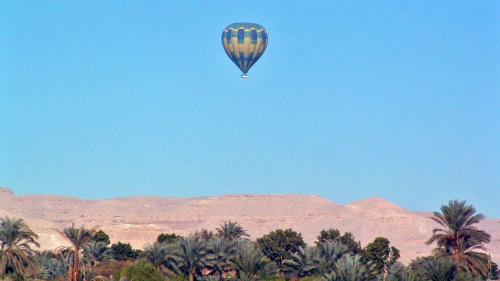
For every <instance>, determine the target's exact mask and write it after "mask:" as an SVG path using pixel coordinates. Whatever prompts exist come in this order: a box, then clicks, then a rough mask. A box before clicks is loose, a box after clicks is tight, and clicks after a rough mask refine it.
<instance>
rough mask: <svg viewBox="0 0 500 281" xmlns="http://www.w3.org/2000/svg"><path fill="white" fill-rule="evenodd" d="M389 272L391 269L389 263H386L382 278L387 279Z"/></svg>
mask: <svg viewBox="0 0 500 281" xmlns="http://www.w3.org/2000/svg"><path fill="white" fill-rule="evenodd" d="M387 274H389V269H388V268H387V265H384V279H382V280H383V281H385V279H386V278H387Z"/></svg>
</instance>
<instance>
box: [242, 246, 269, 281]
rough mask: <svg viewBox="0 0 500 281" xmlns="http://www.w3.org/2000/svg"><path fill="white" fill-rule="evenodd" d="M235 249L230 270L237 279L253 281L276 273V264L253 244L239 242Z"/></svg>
mask: <svg viewBox="0 0 500 281" xmlns="http://www.w3.org/2000/svg"><path fill="white" fill-rule="evenodd" d="M236 247H237V249H236V255H235V256H234V258H233V261H232V269H233V270H234V271H235V273H236V278H237V279H240V280H255V279H257V278H264V277H267V276H269V275H272V274H275V273H276V271H277V268H276V264H275V263H273V262H272V261H271V260H270V259H269V258H267V257H266V256H265V255H264V254H263V253H262V251H261V250H260V249H259V248H258V247H257V246H256V245H255V243H254V242H252V241H250V240H239V241H238V243H237V245H236Z"/></svg>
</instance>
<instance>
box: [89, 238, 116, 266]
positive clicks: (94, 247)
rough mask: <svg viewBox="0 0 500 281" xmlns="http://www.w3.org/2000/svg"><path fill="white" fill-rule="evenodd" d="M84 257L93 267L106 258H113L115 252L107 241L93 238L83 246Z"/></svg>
mask: <svg viewBox="0 0 500 281" xmlns="http://www.w3.org/2000/svg"><path fill="white" fill-rule="evenodd" d="M83 257H84V259H85V260H86V261H87V262H88V263H89V264H90V265H91V267H94V266H96V265H98V264H99V263H100V262H102V261H103V260H104V259H110V258H112V257H113V254H112V252H111V249H110V248H108V245H107V244H106V243H105V242H98V241H95V240H91V241H90V242H89V243H88V244H87V245H84V246H83Z"/></svg>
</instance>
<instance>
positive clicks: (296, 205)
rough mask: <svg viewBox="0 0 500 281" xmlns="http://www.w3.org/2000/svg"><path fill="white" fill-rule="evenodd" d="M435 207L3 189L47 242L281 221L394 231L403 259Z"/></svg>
mask: <svg viewBox="0 0 500 281" xmlns="http://www.w3.org/2000/svg"><path fill="white" fill-rule="evenodd" d="M436 209H437V208H436ZM429 215H430V214H429V213H425V212H412V211H409V210H407V209H405V208H402V207H400V206H397V205H395V204H393V203H391V202H389V201H387V200H385V199H382V198H378V197H372V198H368V199H364V200H361V201H357V202H353V203H349V204H345V205H340V204H336V203H334V202H332V201H329V200H327V199H325V198H322V197H319V196H316V195H256V194H253V195H223V196H213V197H195V198H179V197H158V196H140V197H123V198H111V199H101V200H85V199H80V198H76V197H69V196H58V195H19V196H16V195H14V194H13V193H12V191H11V190H9V189H7V188H0V217H4V216H10V217H17V218H23V219H25V220H26V221H27V223H28V224H29V225H30V226H31V228H32V229H33V230H34V231H35V232H37V233H38V234H39V236H40V239H39V242H40V243H41V247H42V248H44V249H53V248H56V247H58V246H61V245H66V242H65V241H64V239H63V238H62V237H61V235H60V234H58V233H57V231H56V229H63V228H64V227H68V226H71V224H72V223H73V222H74V223H75V225H76V226H81V225H85V226H86V227H98V228H101V229H103V230H104V231H105V232H106V233H108V234H109V236H110V238H111V241H112V242H113V243H114V242H117V241H122V242H129V243H131V244H132V245H133V246H134V247H136V248H142V247H143V246H144V245H145V244H146V243H152V242H154V241H155V239H156V237H157V236H158V235H159V234H160V233H164V232H168V233H176V234H181V235H187V234H190V233H193V232H194V231H196V230H200V229H202V228H206V229H209V230H214V229H215V228H216V227H218V226H219V225H220V224H222V223H224V222H226V221H229V220H232V221H237V222H239V223H240V224H241V225H242V226H243V227H244V228H245V229H246V230H247V232H248V233H249V234H250V238H251V239H255V238H258V237H260V236H262V235H263V234H266V233H268V232H269V231H272V230H274V229H277V228H292V229H294V230H296V231H298V232H300V233H302V236H303V237H304V240H305V241H306V242H307V243H308V244H313V243H314V240H315V238H316V236H317V235H318V233H319V232H320V231H321V230H322V229H328V228H331V227H334V228H337V229H339V230H340V231H341V232H352V233H353V234H354V235H355V237H356V239H358V240H360V241H361V244H362V245H363V246H364V245H366V244H367V243H369V242H371V241H373V240H374V239H375V238H376V237H378V236H383V237H387V238H388V239H389V240H390V241H391V245H394V246H396V247H397V248H398V249H400V250H401V260H402V262H405V263H407V262H409V261H410V260H411V259H413V258H415V257H417V256H422V255H427V254H429V253H430V251H431V249H432V246H426V245H425V241H426V240H427V239H428V238H429V237H430V236H431V234H432V229H433V228H434V227H435V226H436V225H435V223H434V222H433V221H432V220H430V219H429V218H428V217H429ZM479 228H481V229H484V230H485V231H487V232H488V233H490V234H491V235H492V242H491V243H490V244H488V245H487V248H488V249H489V252H490V253H491V254H492V258H493V260H495V261H496V262H497V263H500V219H486V220H484V221H483V222H482V223H481V224H480V225H479Z"/></svg>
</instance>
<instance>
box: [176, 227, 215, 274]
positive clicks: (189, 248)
mask: <svg viewBox="0 0 500 281" xmlns="http://www.w3.org/2000/svg"><path fill="white" fill-rule="evenodd" d="M174 255H175V256H176V257H177V259H178V264H177V270H178V271H179V272H180V273H183V274H186V275H188V276H189V280H190V281H194V280H195V278H196V276H198V275H200V274H201V272H202V270H203V269H204V268H206V267H207V264H208V259H207V255H208V251H207V245H206V241H205V240H203V239H197V238H196V237H186V238H185V239H183V240H180V241H179V242H177V244H176V249H175V252H174Z"/></svg>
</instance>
